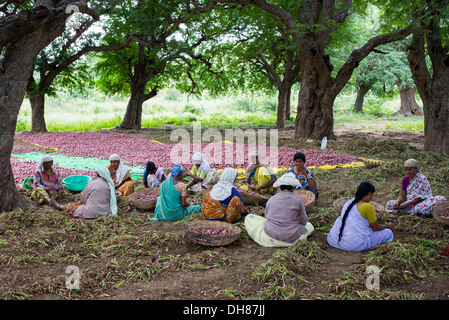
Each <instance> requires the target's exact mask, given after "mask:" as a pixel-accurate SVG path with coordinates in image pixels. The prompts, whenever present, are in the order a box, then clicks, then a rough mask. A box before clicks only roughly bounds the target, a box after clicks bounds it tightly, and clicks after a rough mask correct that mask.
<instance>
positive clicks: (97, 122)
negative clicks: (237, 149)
mask: <svg viewBox="0 0 449 320" xmlns="http://www.w3.org/2000/svg"><path fill="white" fill-rule="evenodd" d="M354 100H355V96H354V95H353V94H352V95H344V94H341V95H340V96H339V97H338V98H337V99H336V101H335V105H334V121H335V128H341V127H342V126H343V124H344V125H346V126H348V125H349V126H352V127H355V128H360V129H373V128H375V129H379V130H418V131H422V130H423V128H424V119H423V117H418V116H416V117H400V116H392V114H393V113H394V112H395V111H397V109H398V106H399V101H398V98H394V99H388V100H385V99H384V100H381V99H380V98H377V97H374V96H368V98H367V99H366V102H365V107H364V113H354V112H352V105H353V103H354ZM276 105H277V97H276V96H267V95H263V94H254V95H253V96H246V95H243V94H242V95H240V96H228V97H226V96H222V97H216V98H212V97H209V96H207V95H203V96H202V97H200V98H199V99H198V98H195V97H189V96H187V95H183V94H181V93H179V92H177V91H163V92H161V93H160V94H159V95H158V96H156V97H154V98H153V99H151V100H149V101H147V102H145V103H144V105H143V111H142V127H143V128H163V127H166V126H170V127H174V128H179V127H183V128H186V127H187V128H190V127H191V126H192V122H194V121H201V124H202V127H204V128H217V129H233V128H242V129H245V128H251V127H260V126H265V127H266V126H268V127H273V126H275V125H276ZM291 105H292V111H293V112H292V114H291V116H292V118H291V119H289V120H288V121H287V124H288V125H293V124H294V117H295V116H296V113H294V111H296V101H295V100H293V101H291ZM126 106H127V99H126V98H121V97H107V96H104V95H100V94H98V93H92V94H91V95H90V96H88V97H79V96H75V95H72V96H70V95H61V96H57V97H47V99H46V109H45V119H46V124H47V129H48V130H49V131H96V130H102V129H112V128H114V127H117V126H119V125H120V124H121V122H122V120H123V116H124V114H125V111H126ZM379 113H384V114H385V116H383V117H379V116H377V115H376V114H379ZM374 122H375V125H373V123H374ZM30 129H31V107H30V104H29V101H28V100H25V101H24V103H23V105H22V108H21V110H20V113H19V116H18V121H17V127H16V131H17V132H23V131H29V130H30Z"/></svg>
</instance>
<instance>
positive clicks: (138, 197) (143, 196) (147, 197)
mask: <svg viewBox="0 0 449 320" xmlns="http://www.w3.org/2000/svg"><path fill="white" fill-rule="evenodd" d="M158 197H159V194H157V193H147V194H139V195H136V196H134V200H156V199H157V198H158Z"/></svg>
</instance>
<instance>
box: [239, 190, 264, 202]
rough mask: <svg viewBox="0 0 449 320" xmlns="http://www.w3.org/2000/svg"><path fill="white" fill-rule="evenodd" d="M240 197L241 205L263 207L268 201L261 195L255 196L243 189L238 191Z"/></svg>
mask: <svg viewBox="0 0 449 320" xmlns="http://www.w3.org/2000/svg"><path fill="white" fill-rule="evenodd" d="M238 191H239V193H240V196H241V197H242V200H243V203H244V204H247V205H256V204H259V205H265V204H266V203H267V201H268V198H267V197H265V196H263V195H261V194H255V193H253V192H248V191H246V190H243V189H238Z"/></svg>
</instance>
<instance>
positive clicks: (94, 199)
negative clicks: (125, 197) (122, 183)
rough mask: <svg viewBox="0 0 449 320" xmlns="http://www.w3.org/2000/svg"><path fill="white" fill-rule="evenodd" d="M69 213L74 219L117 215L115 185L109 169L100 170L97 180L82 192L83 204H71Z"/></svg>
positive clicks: (102, 168) (91, 182)
mask: <svg viewBox="0 0 449 320" xmlns="http://www.w3.org/2000/svg"><path fill="white" fill-rule="evenodd" d="M68 212H69V214H70V215H71V216H73V217H74V218H81V219H95V218H98V217H100V216H104V215H106V214H110V215H111V216H116V215H117V199H116V196H115V185H114V182H113V181H112V178H111V174H110V173H109V170H108V168H106V167H100V168H98V170H97V178H96V179H93V180H91V181H90V182H89V183H88V184H87V185H86V187H85V188H84V190H83V191H82V192H81V204H70V205H69V206H68Z"/></svg>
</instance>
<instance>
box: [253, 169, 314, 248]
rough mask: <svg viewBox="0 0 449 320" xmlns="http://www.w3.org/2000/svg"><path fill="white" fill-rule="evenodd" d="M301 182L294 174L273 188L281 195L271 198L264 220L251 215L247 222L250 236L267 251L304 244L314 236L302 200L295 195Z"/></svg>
mask: <svg viewBox="0 0 449 320" xmlns="http://www.w3.org/2000/svg"><path fill="white" fill-rule="evenodd" d="M298 185H299V181H298V179H296V177H295V175H294V174H292V173H291V172H289V173H286V174H284V175H282V176H281V177H280V178H279V179H278V180H277V181H276V182H275V184H274V187H275V188H277V187H280V189H281V191H280V192H278V193H277V194H275V195H274V196H272V197H271V198H270V199H269V200H268V202H267V204H266V208H265V218H264V217H261V216H258V215H254V214H249V215H247V216H246V218H245V228H246V230H247V231H248V235H249V236H250V237H251V238H252V239H253V240H254V241H256V242H257V243H258V244H260V245H262V246H264V247H288V246H290V245H292V244H294V243H295V242H296V241H298V240H305V239H307V237H308V236H309V235H310V234H311V233H312V232H313V230H314V227H313V225H312V224H311V223H310V222H308V221H307V220H308V219H307V214H306V209H305V206H304V202H303V200H302V198H301V197H300V196H299V195H297V194H295V193H293V190H294V189H295V188H296V187H298Z"/></svg>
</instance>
